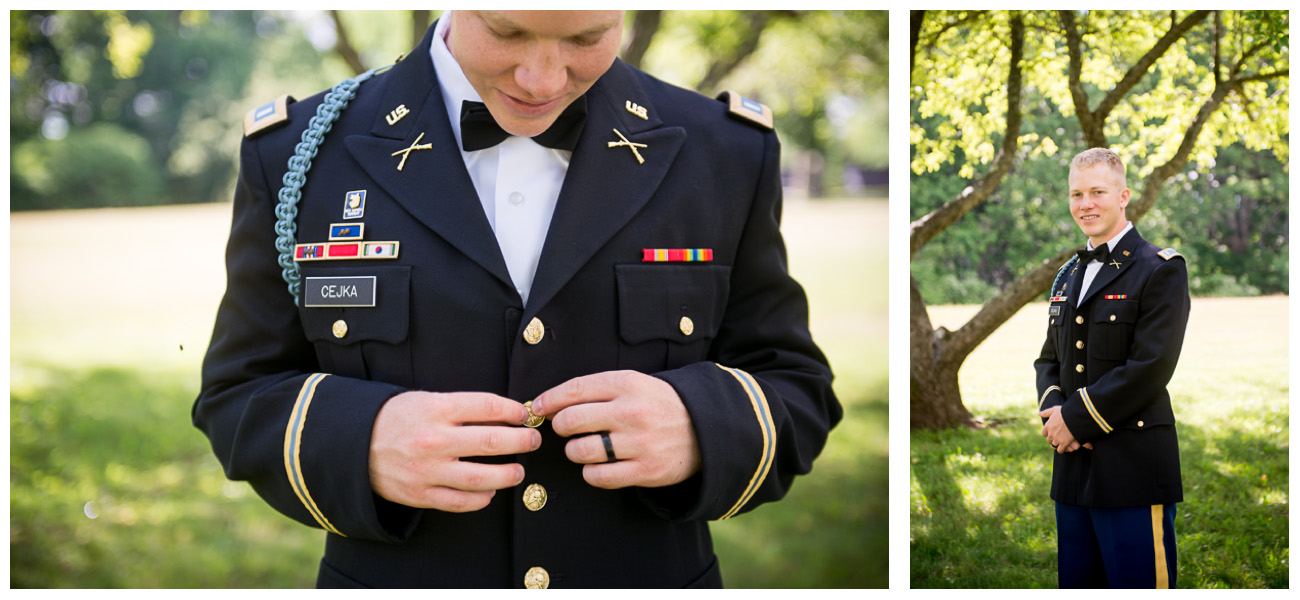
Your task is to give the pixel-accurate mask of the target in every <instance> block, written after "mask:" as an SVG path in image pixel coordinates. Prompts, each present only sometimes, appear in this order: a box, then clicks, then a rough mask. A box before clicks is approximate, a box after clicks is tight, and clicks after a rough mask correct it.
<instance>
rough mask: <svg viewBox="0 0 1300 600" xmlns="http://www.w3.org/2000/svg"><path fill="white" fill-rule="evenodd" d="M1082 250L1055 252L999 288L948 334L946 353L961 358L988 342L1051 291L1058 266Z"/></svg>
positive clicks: (1071, 249)
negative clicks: (967, 319) (1024, 307)
mask: <svg viewBox="0 0 1300 600" xmlns="http://www.w3.org/2000/svg"><path fill="white" fill-rule="evenodd" d="M1082 247H1083V246H1075V247H1072V248H1066V249H1064V250H1061V251H1060V252H1057V253H1056V255H1055V256H1053V257H1051V258H1049V259H1047V260H1044V261H1043V262H1041V263H1039V265H1038V266H1037V267H1034V270H1032V271H1030V272H1028V273H1026V274H1025V275H1024V276H1022V277H1021V278H1019V279H1017V280H1015V281H1014V282H1012V283H1011V284H1009V285H1007V287H1005V288H1003V289H1002V291H1001V292H1000V293H998V295H997V297H995V298H993V299H992V300H989V301H988V302H987V303H985V304H984V306H983V307H981V308H980V310H979V312H977V313H975V316H973V317H971V318H970V320H969V321H967V322H966V324H965V325H962V326H961V328H960V329H958V330H957V331H954V332H953V333H952V335H951V336H950V337H949V338H948V353H949V354H951V355H953V356H961V357H963V358H965V357H966V356H967V355H969V354H970V353H971V352H973V351H974V350H975V347H976V346H979V345H980V344H981V343H983V342H984V340H985V339H988V337H989V335H990V334H992V333H993V332H994V331H995V330H997V328H998V327H1001V326H1002V324H1003V323H1006V321H1007V319H1009V318H1011V316H1012V315H1014V314H1016V311H1018V310H1020V308H1021V307H1023V306H1024V305H1026V304H1028V303H1030V302H1032V301H1033V300H1034V299H1035V298H1037V297H1038V296H1040V295H1041V294H1042V293H1043V292H1044V291H1046V290H1047V288H1049V287H1051V285H1052V279H1053V278H1054V277H1056V272H1057V271H1059V270H1060V269H1061V265H1063V264H1065V261H1066V260H1068V259H1069V258H1070V256H1071V255H1073V254H1074V253H1075V251H1076V250H1079V249H1080V248H1082Z"/></svg>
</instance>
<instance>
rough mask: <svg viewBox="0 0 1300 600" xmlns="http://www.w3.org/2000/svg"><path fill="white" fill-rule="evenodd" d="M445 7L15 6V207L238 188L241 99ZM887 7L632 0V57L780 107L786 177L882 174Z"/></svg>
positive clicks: (340, 63)
mask: <svg viewBox="0 0 1300 600" xmlns="http://www.w3.org/2000/svg"><path fill="white" fill-rule="evenodd" d="M438 12H439V11H385V12H379V11H342V12H340V11H328V12H326V11H294V12H262V11H156V12H155V11H149V12H136V11H10V13H9V25H10V30H11V34H10V42H9V44H10V79H11V84H10V95H9V102H10V121H9V128H10V138H11V142H10V143H11V148H12V156H11V159H10V175H9V177H10V191H11V195H12V201H11V210H32V209H53V208H88V207H98V206H145V205H150V206H151V205H160V204H178V203H194V202H217V201H224V200H227V199H229V197H230V190H231V189H232V182H233V180H234V174H235V149H236V148H237V147H238V141H239V137H240V135H241V129H240V127H241V124H242V119H243V116H244V113H245V112H247V111H248V110H249V109H251V108H253V107H255V106H260V105H261V104H263V103H265V102H267V101H268V100H270V99H272V98H275V97H278V96H280V95H281V94H285V93H288V94H291V95H293V96H294V97H297V98H305V97H307V96H310V95H312V94H315V93H316V92H318V91H321V90H324V89H326V88H328V87H329V86H331V85H334V84H335V83H338V82H339V81H341V80H343V79H344V78H346V77H349V76H352V75H355V74H356V73H358V72H359V71H360V70H362V69H366V68H373V67H380V66H383V65H386V64H389V63H391V62H392V61H393V60H394V59H396V58H397V57H398V55H399V54H401V53H403V52H407V51H409V50H410V49H411V48H412V47H414V46H415V44H416V43H418V42H419V36H422V35H423V34H424V31H425V29H426V24H428V23H430V22H431V19H435V18H436V17H437V16H438ZM887 32H888V24H887V22H886V17H885V13H884V12H883V11H845V12H828V11H751V12H742V11H630V12H629V14H628V16H627V25H626V27H625V35H624V39H625V40H626V41H627V44H626V45H627V48H626V49H625V50H624V52H623V56H624V58H625V60H628V61H629V62H633V63H635V64H639V65H640V66H642V67H643V68H645V69H646V70H647V71H649V72H650V73H653V74H655V75H657V76H659V77H660V78H662V79H664V80H666V81H668V82H670V83H674V84H677V85H680V86H683V87H687V88H692V89H697V90H699V91H700V92H701V93H704V94H707V95H710V96H713V95H716V94H717V93H718V92H720V91H722V90H725V89H734V90H736V91H737V92H739V93H741V94H744V95H746V96H748V97H751V98H755V99H757V100H759V101H761V102H764V103H766V104H768V105H769V106H771V107H772V109H773V111H774V112H775V113H776V122H777V131H778V132H779V134H780V136H781V139H782V143H783V145H784V149H785V152H784V154H783V159H784V161H785V162H784V166H785V169H784V170H785V171H786V172H787V173H788V178H787V179H788V181H787V183H789V184H790V185H791V187H792V188H794V189H797V190H799V191H800V192H801V193H807V194H810V195H812V196H822V195H844V194H848V195H861V194H863V193H865V189H866V188H867V187H868V186H871V185H881V184H884V183H885V180H884V176H885V171H886V165H887V161H888V149H887V147H886V144H884V143H882V142H883V141H884V132H885V130H886V124H887V123H888V116H887V111H886V109H887V106H888V100H887V98H886V93H885V92H886V82H887V79H888V70H887V67H888V64H887V61H886V59H885V57H886V49H887V42H888V37H887Z"/></svg>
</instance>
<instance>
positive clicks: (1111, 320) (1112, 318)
mask: <svg viewBox="0 0 1300 600" xmlns="http://www.w3.org/2000/svg"><path fill="white" fill-rule="evenodd" d="M1110 322H1111V323H1114V322H1115V315H1111V316H1110Z"/></svg>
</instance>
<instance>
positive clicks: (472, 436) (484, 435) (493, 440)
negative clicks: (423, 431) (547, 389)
mask: <svg viewBox="0 0 1300 600" xmlns="http://www.w3.org/2000/svg"><path fill="white" fill-rule="evenodd" d="M442 431H443V433H444V435H443V436H439V437H437V438H433V437H432V436H431V439H430V440H429V443H430V444H436V445H438V446H440V447H439V448H436V450H442V452H439V454H442V455H444V456H503V455H507V454H523V453H525V452H532V451H533V450H536V449H537V448H538V447H540V446H541V445H542V434H541V433H540V432H538V431H537V430H536V429H531V428H525V427H500V426H493V425H483V426H480V425H470V426H465V427H451V428H447V429H443V430H442ZM431 449H435V448H431Z"/></svg>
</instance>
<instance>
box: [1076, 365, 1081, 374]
mask: <svg viewBox="0 0 1300 600" xmlns="http://www.w3.org/2000/svg"><path fill="white" fill-rule="evenodd" d="M1074 372H1075V373H1082V372H1083V365H1074Z"/></svg>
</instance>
